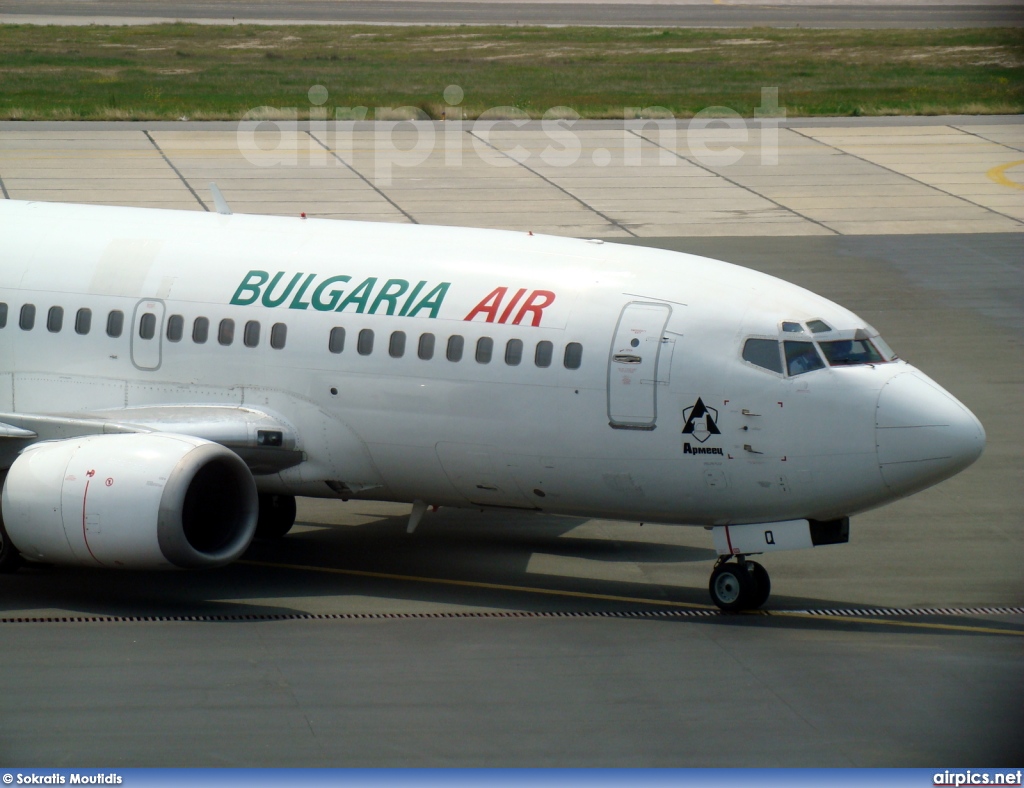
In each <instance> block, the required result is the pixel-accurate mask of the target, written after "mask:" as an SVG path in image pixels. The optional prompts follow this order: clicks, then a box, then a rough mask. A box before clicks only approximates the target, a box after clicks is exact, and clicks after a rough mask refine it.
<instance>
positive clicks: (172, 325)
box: [167, 315, 185, 342]
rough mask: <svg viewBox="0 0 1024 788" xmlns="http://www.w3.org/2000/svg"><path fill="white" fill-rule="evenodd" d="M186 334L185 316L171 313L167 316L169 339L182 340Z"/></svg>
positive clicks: (171, 340) (173, 340)
mask: <svg viewBox="0 0 1024 788" xmlns="http://www.w3.org/2000/svg"><path fill="white" fill-rule="evenodd" d="M184 335H185V318H183V317H182V316H181V315H171V316H170V317H169V318H167V341H168V342H181V338H182V337H183V336H184Z"/></svg>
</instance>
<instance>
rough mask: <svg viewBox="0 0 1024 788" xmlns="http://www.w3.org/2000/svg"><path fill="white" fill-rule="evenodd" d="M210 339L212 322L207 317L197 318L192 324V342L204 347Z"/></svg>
mask: <svg viewBox="0 0 1024 788" xmlns="http://www.w3.org/2000/svg"><path fill="white" fill-rule="evenodd" d="M209 338H210V321H209V320H208V319H207V318H205V317H197V318H196V321H195V322H194V323H193V324H192V341H193V342H195V343H196V344H197V345H203V344H205V343H206V340H207V339H209Z"/></svg>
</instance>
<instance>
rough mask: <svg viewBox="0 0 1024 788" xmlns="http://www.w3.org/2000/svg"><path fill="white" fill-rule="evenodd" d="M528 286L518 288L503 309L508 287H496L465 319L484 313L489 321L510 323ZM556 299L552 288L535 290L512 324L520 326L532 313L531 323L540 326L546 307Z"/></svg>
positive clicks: (524, 302)
mask: <svg viewBox="0 0 1024 788" xmlns="http://www.w3.org/2000/svg"><path fill="white" fill-rule="evenodd" d="M526 292H527V291H526V288H524V287H521V288H519V289H518V290H516V292H515V295H513V296H512V298H511V299H510V300H509V302H508V303H507V304H505V305H504V307H505V308H504V309H502V302H503V301H504V300H505V296H506V295H507V294H508V288H507V287H496V288H494V289H493V290H492V291H491V292H490V293H488V294H487V295H486V297H485V298H484V299H483V301H481V302H480V303H479V304H477V305H476V306H475V307H473V309H472V310H470V313H469V314H468V315H466V316H465V317H464V318H463V320H473V319H475V318H476V317H478V316H480V315H483V316H484V320H485V321H486V322H488V323H508V322H509V317H511V315H512V313H513V312H515V308H516V306H518V305H519V302H520V301H522V300H523V296H524V295H526ZM554 301H555V294H554V293H552V292H551V291H550V290H534V291H533V292H531V293H530V295H529V296H527V298H526V301H523V305H522V306H521V307H519V311H518V312H515V318H513V320H512V325H514V326H518V325H520V324H521V323H522V322H523V320H524V319H525V318H526V316H527V315H532V317H531V318H530V325H532V326H539V325H540V321H541V318H542V317H543V316H544V315H543V313H544V309H545V308H546V307H549V306H551V304H553V303H554ZM499 309H500V310H501V316H500V317H499V316H498V310H499Z"/></svg>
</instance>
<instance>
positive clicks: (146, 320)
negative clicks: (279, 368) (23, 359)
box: [0, 302, 288, 350]
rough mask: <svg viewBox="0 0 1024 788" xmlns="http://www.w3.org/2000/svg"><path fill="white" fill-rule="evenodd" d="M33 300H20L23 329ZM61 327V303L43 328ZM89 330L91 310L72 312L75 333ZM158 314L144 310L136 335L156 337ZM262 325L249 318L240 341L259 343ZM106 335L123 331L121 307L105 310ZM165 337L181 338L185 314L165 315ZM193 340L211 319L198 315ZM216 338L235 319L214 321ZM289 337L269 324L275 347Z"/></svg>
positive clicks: (231, 330) (206, 334)
mask: <svg viewBox="0 0 1024 788" xmlns="http://www.w3.org/2000/svg"><path fill="white" fill-rule="evenodd" d="M8 312H9V309H8V306H7V304H6V303H4V302H0V328H6V327H7V317H8ZM36 312H37V310H36V306H35V304H23V305H22V307H21V310H20V311H19V312H18V327H19V328H20V329H21V330H22V331H31V330H32V329H34V328H35V326H36ZM63 328H64V307H62V306H51V307H50V308H49V310H48V311H47V313H46V330H47V331H49V332H50V333H52V334H57V333H59V332H60V331H61V330H63ZM91 330H92V310H91V309H89V308H87V307H83V308H82V309H79V310H78V311H77V312H76V313H75V333H76V334H83V335H84V334H88V333H89V332H90V331H91ZM156 331H157V316H156V314H154V313H153V312H146V313H144V314H143V315H142V316H141V317H140V318H139V338H140V339H147V340H148V339H153V338H154V337H156ZM261 331H262V328H261V326H260V322H259V321H258V320H249V321H247V322H246V323H245V325H244V327H243V329H242V343H243V344H244V345H245V346H246V347H258V346H259V344H260V334H261ZM106 332H107V336H109V337H113V338H115V339H116V338H118V337H120V336H121V335H122V334H123V333H124V312H122V311H121V310H120V309H112V310H110V312H108V313H107V325H106ZM166 335H167V341H168V342H180V341H181V340H182V338H183V337H184V335H185V318H184V317H183V316H182V315H171V316H170V317H169V318H168V319H167V331H166ZM191 336H192V341H193V342H195V343H196V344H197V345H202V344H204V343H206V342H207V340H208V339H209V338H210V320H209V318H206V317H197V318H196V319H195V320H194V321H193V322H192V328H191ZM217 341H218V342H219V343H220V344H221V345H225V346H228V345H231V344H233V343H234V341H235V321H234V320H232V319H231V318H225V319H224V320H221V321H220V323H218V324H217ZM287 341H288V326H286V325H285V324H284V323H274V325H273V326H271V327H270V346H271V347H272V348H274V349H275V350H281V349H282V348H283V347H284V346H285V343H286V342H287Z"/></svg>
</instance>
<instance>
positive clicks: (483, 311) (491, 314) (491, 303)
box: [463, 287, 508, 323]
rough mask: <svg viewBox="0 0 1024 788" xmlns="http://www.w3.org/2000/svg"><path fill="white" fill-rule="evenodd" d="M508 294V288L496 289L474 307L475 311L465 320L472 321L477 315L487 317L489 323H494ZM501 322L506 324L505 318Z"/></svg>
mask: <svg viewBox="0 0 1024 788" xmlns="http://www.w3.org/2000/svg"><path fill="white" fill-rule="evenodd" d="M507 292H508V288H507V287H496V288H494V290H492V291H491V292H490V293H488V294H487V297H486V298H485V299H484V300H483V301H481V302H480V303H479V304H477V305H476V306H475V307H473V311H472V312H470V313H469V314H468V315H466V316H465V317H464V318H463V320H472V319H473V318H474V317H476V316H477V315H487V322H488V323H493V322H494V318H495V316H496V315H497V314H498V307H500V306H501V299H503V298H504V297H505V293H507ZM501 322H503V323H504V322H505V318H504V316H503V317H502V319H501Z"/></svg>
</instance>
